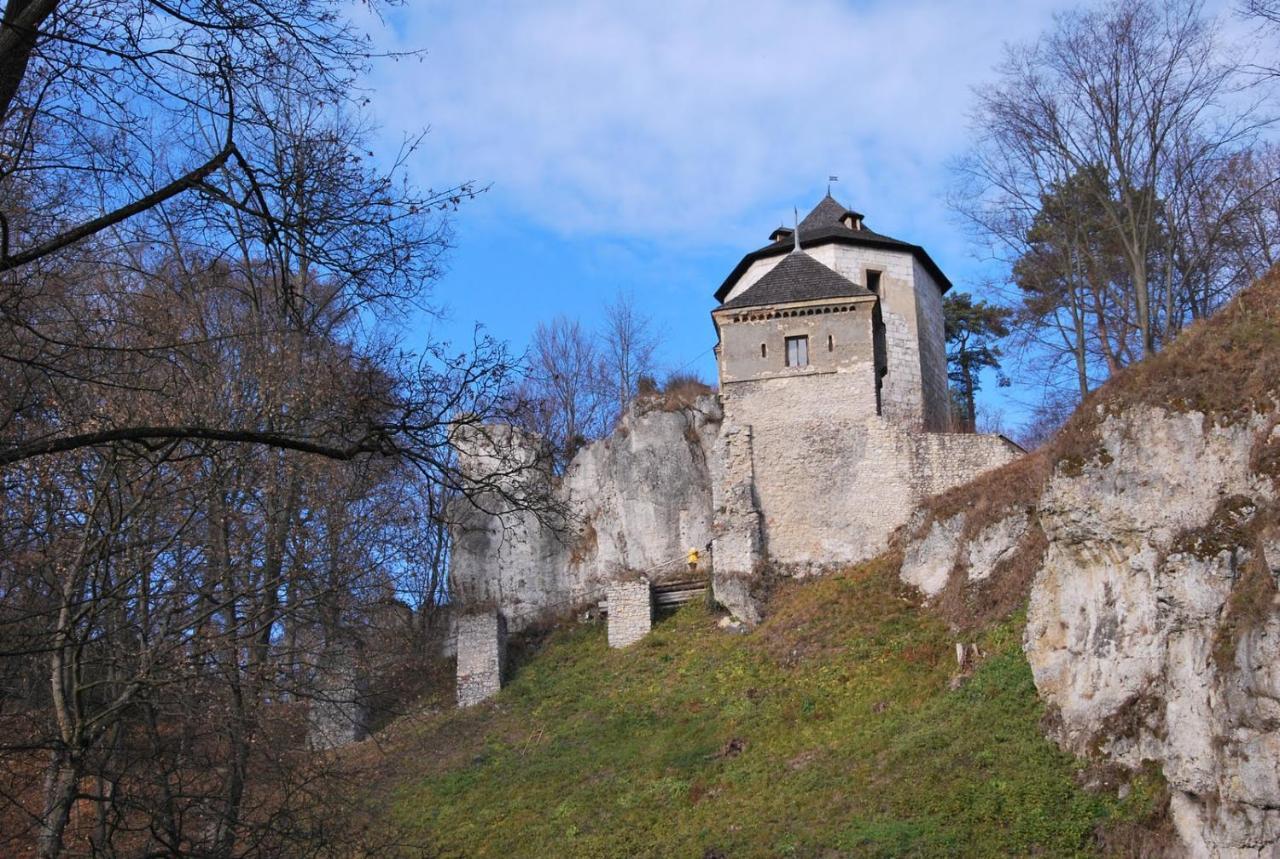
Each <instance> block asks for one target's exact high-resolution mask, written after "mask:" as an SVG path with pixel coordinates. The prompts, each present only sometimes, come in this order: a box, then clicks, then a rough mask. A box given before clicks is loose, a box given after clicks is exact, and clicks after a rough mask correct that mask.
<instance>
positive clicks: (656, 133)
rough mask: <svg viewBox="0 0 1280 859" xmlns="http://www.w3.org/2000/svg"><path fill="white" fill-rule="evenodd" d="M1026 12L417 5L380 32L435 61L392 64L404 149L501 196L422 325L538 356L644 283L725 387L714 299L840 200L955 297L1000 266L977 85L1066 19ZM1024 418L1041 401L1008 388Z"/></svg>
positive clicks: (377, 88)
mask: <svg viewBox="0 0 1280 859" xmlns="http://www.w3.org/2000/svg"><path fill="white" fill-rule="evenodd" d="M1070 5H1072V4H1068V3H1061V2H1048V0H1024V2H985V0H979V2H965V3H957V2H950V3H948V2H925V0H920V2H912V0H907V2H836V0H814V2H801V1H800V0H754V2H749V0H738V2H699V0H690V2H678V3H664V2H660V0H655V2H646V3H632V2H593V0H545V2H538V3H532V2H525V3H503V2H491V0H470V2H466V3H456V2H451V3H445V2H434V0H432V2H421V0H419V2H410V4H409V5H408V6H407V7H406V8H402V9H399V10H395V11H394V12H393V13H392V14H391V15H390V16H389V17H388V18H387V20H386V21H385V25H384V26H382V27H381V29H380V30H379V35H378V36H377V39H378V40H379V41H380V42H381V46H382V47H384V48H391V49H396V48H423V49H425V50H426V52H427V53H426V55H425V57H424V58H423V59H422V60H421V61H418V60H410V61H402V62H398V63H392V62H383V63H380V64H379V65H378V66H377V67H376V68H375V70H374V74H373V76H372V78H371V79H370V80H369V82H368V84H369V87H370V89H371V97H372V104H371V110H372V112H373V117H374V119H375V121H377V122H378V123H379V124H380V126H381V128H382V133H383V134H384V135H386V139H387V141H388V145H392V144H394V143H398V142H399V140H400V139H401V135H402V134H404V133H405V132H412V131H416V130H421V129H423V128H426V127H430V129H431V133H430V135H429V136H428V138H427V142H426V145H425V146H424V147H423V148H422V149H421V150H420V151H419V153H418V154H417V155H416V157H415V160H414V161H413V162H412V163H411V164H410V169H411V174H412V177H413V179H414V180H415V181H417V182H418V183H419V184H422V185H430V186H435V187H444V186H448V185H451V184H454V183H457V182H459V181H463V180H475V181H477V182H479V183H481V184H488V185H490V190H489V191H488V192H487V193H486V194H484V195H483V196H481V197H480V198H478V199H476V200H474V201H471V202H468V203H467V204H465V206H464V207H463V208H462V209H461V210H460V211H459V212H458V213H457V215H456V216H455V218H454V227H455V230H456V235H455V239H456V249H455V250H454V251H453V252H452V253H451V255H450V257H449V262H448V272H447V274H446V276H445V277H444V278H443V279H442V280H441V281H440V283H439V284H438V285H437V286H436V292H435V299H436V300H437V301H438V302H439V303H441V304H444V305H445V306H447V307H448V310H449V315H448V318H447V319H445V320H444V321H442V322H439V323H433V324H432V325H431V329H430V330H429V331H428V330H426V328H425V323H424V329H423V330H422V331H421V332H420V333H421V335H422V336H442V337H446V338H452V339H454V340H457V341H460V342H466V341H467V340H468V339H469V336H470V331H471V328H472V326H473V325H474V324H475V323H477V322H479V323H483V324H484V325H485V326H486V328H487V329H488V330H489V331H490V332H491V333H492V334H494V335H495V336H497V337H499V338H502V339H505V340H508V341H510V342H511V344H512V345H513V347H515V348H516V349H517V350H519V349H522V348H523V347H524V345H525V343H526V342H527V339H528V336H529V334H530V332H531V331H532V329H533V328H534V326H535V325H536V323H537V322H538V321H539V320H548V319H550V318H552V317H554V316H555V315H557V314H561V313H563V314H567V315H569V316H575V317H579V318H581V319H582V320H583V321H584V322H587V323H591V322H594V320H595V319H596V318H597V316H598V314H599V311H600V308H601V306H602V305H603V304H604V302H605V301H607V300H608V299H609V298H610V297H611V296H613V295H614V294H615V293H616V292H617V291H619V290H622V291H625V292H631V293H633V294H634V295H635V296H636V299H637V303H638V304H639V306H640V307H641V308H642V309H643V310H644V311H645V312H646V313H648V314H649V315H650V316H651V317H652V318H653V320H654V321H655V324H656V325H657V327H658V328H659V330H660V331H661V333H662V335H663V347H662V350H661V352H660V359H661V362H662V363H663V365H664V366H665V367H666V368H668V369H676V368H680V367H682V366H687V367H688V368H689V369H692V370H695V371H697V372H699V373H700V374H701V375H703V376H704V377H705V378H708V379H712V378H714V361H713V358H712V357H711V353H710V351H709V350H710V348H711V346H712V345H713V343H714V336H715V335H714V331H713V329H712V326H711V322H710V317H709V311H710V310H711V308H712V306H713V304H714V302H713V299H712V292H713V291H714V290H715V288H716V287H717V286H718V285H719V284H720V282H721V281H722V280H723V278H724V277H725V275H727V274H728V272H729V270H730V269H731V268H732V267H733V265H734V264H735V263H736V262H737V261H738V259H739V258H740V257H741V256H742V255H743V254H745V253H746V252H748V251H750V250H753V249H754V248H756V247H758V246H760V245H761V244H763V243H764V242H765V240H766V238H767V237H768V234H769V232H770V231H771V230H772V229H773V227H775V226H777V225H778V224H779V223H783V222H785V223H790V222H791V218H792V215H791V212H792V207H793V206H795V207H799V209H800V212H801V215H802V216H803V214H804V212H805V211H806V210H807V209H808V208H809V207H811V206H813V205H814V204H816V203H817V201H818V200H819V199H820V198H821V196H822V194H823V193H824V192H825V190H826V178H827V176H828V175H837V176H839V177H840V179H839V182H838V183H836V185H835V186H834V193H835V196H837V197H838V198H839V199H840V200H841V201H842V202H845V203H846V204H848V205H850V206H852V207H854V208H856V209H858V210H859V211H861V212H864V213H865V214H866V216H867V224H868V226H870V227H871V228H873V229H875V230H878V231H880V232H884V233H888V234H889V235H893V236H895V237H898V238H901V239H905V240H908V241H912V242H916V243H918V244H922V245H924V247H925V248H926V249H928V250H929V252H930V254H931V255H932V256H933V257H934V259H935V260H936V261H937V262H938V263H939V265H940V266H941V267H942V269H943V270H944V271H946V272H947V273H948V275H949V276H950V277H951V279H952V281H953V282H954V283H955V284H956V288H958V289H962V290H967V291H974V292H981V284H982V282H983V280H984V279H985V278H988V277H990V276H992V275H993V274H994V273H995V271H994V270H993V268H992V266H991V265H990V264H989V263H987V262H985V261H984V260H983V258H982V257H983V253H982V249H981V248H980V247H979V246H978V245H977V243H976V242H974V240H973V239H972V237H971V236H970V235H969V234H968V233H967V232H966V230H965V229H964V227H963V226H962V225H961V224H960V223H959V222H958V221H957V219H956V217H955V216H954V215H953V214H952V213H951V212H950V211H949V210H948V208H947V206H946V194H947V190H948V187H949V175H948V170H947V165H948V162H949V160H950V159H952V158H953V157H954V156H956V155H958V154H959V153H960V152H962V151H963V149H964V147H965V145H966V141H967V139H968V132H967V117H966V112H967V111H968V109H969V107H970V105H971V103H972V99H971V89H972V87H974V86H975V85H979V84H981V83H983V82H984V81H987V80H990V79H991V77H992V74H993V72H992V67H993V66H994V65H995V63H996V62H997V61H998V60H999V58H1000V55H1001V50H1002V45H1003V44H1004V43H1006V42H1009V41H1024V40H1028V39H1031V38H1033V37H1034V36H1035V35H1036V34H1038V33H1039V32H1040V31H1041V30H1043V29H1044V28H1045V27H1046V26H1048V25H1049V23H1050V21H1051V16H1052V14H1053V12H1054V11H1055V10H1059V9H1063V8H1067V7H1069V6H1070ZM984 397H985V400H986V407H987V408H988V409H989V410H991V411H995V412H1003V413H1004V414H1005V417H1006V422H1007V423H1009V424H1011V425H1012V424H1017V423H1018V422H1019V420H1020V419H1021V417H1022V415H1023V413H1024V403H1025V402H1026V401H1027V400H1028V399H1030V398H1032V397H1033V393H1032V392H1031V391H1027V390H1023V389H1019V388H1018V387H1016V386H1015V388H1013V389H1004V390H1000V389H996V388H995V386H994V385H993V384H991V385H988V391H987V392H986V393H985V395H984Z"/></svg>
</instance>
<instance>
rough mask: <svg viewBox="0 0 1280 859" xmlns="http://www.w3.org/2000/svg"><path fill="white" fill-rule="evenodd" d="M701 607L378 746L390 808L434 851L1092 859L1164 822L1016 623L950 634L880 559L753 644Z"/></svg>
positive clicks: (789, 614) (535, 663)
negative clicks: (1101, 784) (1068, 731)
mask: <svg viewBox="0 0 1280 859" xmlns="http://www.w3.org/2000/svg"><path fill="white" fill-rule="evenodd" d="M716 617H717V615H716V614H715V613H714V612H712V611H711V610H709V609H708V608H707V607H706V606H704V605H701V604H697V605H690V606H687V607H685V608H684V609H682V610H681V611H680V612H679V613H677V614H675V615H674V616H671V617H669V618H666V619H663V620H661V621H660V622H659V623H658V624H657V625H656V627H655V629H654V632H653V633H652V634H651V635H650V636H649V637H648V638H647V639H645V640H644V641H642V642H641V643H639V644H637V645H635V646H633V647H632V648H629V649H627V650H623V651H611V650H609V649H608V648H607V647H606V643H605V635H604V630H603V628H602V627H601V626H600V625H595V624H593V625H583V626H579V627H577V628H573V629H566V630H562V631H560V632H558V633H555V634H554V635H553V636H552V637H551V639H550V641H549V642H547V644H546V646H544V647H542V648H541V649H540V650H539V651H538V652H537V654H536V655H535V656H534V657H533V658H532V659H530V660H529V661H528V662H527V663H526V664H524V665H522V666H519V667H518V668H517V670H516V671H515V673H514V676H513V678H512V681H511V683H510V685H509V686H508V687H507V688H506V689H505V690H504V691H503V692H502V693H501V694H500V695H499V696H498V698H497V699H496V701H494V702H492V703H490V704H487V705H484V706H481V707H479V708H476V709H475V710H472V711H448V712H444V713H440V714H437V715H434V716H426V717H423V718H421V719H419V720H408V721H406V722H403V723H401V724H400V725H399V726H397V727H396V729H395V730H394V731H393V732H391V733H390V734H389V735H388V736H387V737H385V738H384V742H385V744H386V746H385V748H384V751H387V752H389V753H390V754H389V755H388V759H389V760H390V761H392V762H393V763H391V764H390V765H389V768H388V770H387V772H386V777H385V780H384V782H383V784H382V786H381V789H380V790H379V791H378V795H377V797H376V801H377V803H378V805H379V807H380V808H382V809H384V811H385V816H386V819H385V820H384V825H386V826H388V827H395V828H398V829H401V830H402V833H401V836H400V837H401V840H402V841H403V842H405V843H411V844H416V845H419V847H418V848H416V849H424V848H425V852H428V853H430V854H435V853H438V854H439V855H443V856H705V857H714V856H726V857H728V856H733V857H738V856H843V855H856V856H863V855H870V856H875V855H882V856H941V855H948V856H992V855H1028V854H1035V855H1054V856H1066V855H1088V854H1090V853H1093V852H1096V851H1097V849H1098V844H1099V841H1098V836H1099V833H1100V832H1104V831H1110V832H1114V831H1117V830H1118V828H1122V827H1124V826H1129V825H1131V822H1134V821H1139V822H1140V821H1141V820H1142V819H1143V818H1145V817H1147V816H1149V815H1152V814H1155V813H1157V812H1158V811H1159V809H1160V807H1161V806H1162V797H1161V788H1160V787H1159V785H1158V784H1157V783H1156V782H1155V781H1154V780H1153V779H1145V778H1140V779H1138V781H1137V782H1135V783H1134V785H1133V787H1132V788H1131V789H1126V799H1124V800H1119V799H1117V798H1116V797H1117V794H1116V793H1115V791H1098V792H1090V791H1088V790H1086V789H1084V788H1083V787H1081V786H1080V785H1081V783H1082V781H1084V780H1085V775H1086V774H1085V773H1084V772H1083V770H1082V769H1081V764H1080V763H1079V762H1077V761H1076V760H1075V759H1074V758H1071V757H1070V756H1066V755H1063V754H1062V753H1060V752H1059V751H1058V750H1057V749H1056V748H1055V747H1054V746H1053V745H1052V744H1051V743H1050V742H1049V741H1047V740H1046V739H1044V738H1043V736H1042V734H1041V731H1040V729H1039V722H1040V719H1041V718H1042V715H1043V714H1042V708H1041V706H1040V705H1039V703H1038V702H1037V699H1036V695H1035V690H1034V687H1033V685H1032V682H1031V674H1030V672H1029V670H1028V667H1027V665H1026V662H1025V660H1024V658H1023V656H1022V652H1021V649H1020V636H1021V629H1022V624H1023V622H1022V618H1020V617H1014V618H1012V619H1010V620H1007V621H1005V622H1003V623H1000V624H996V625H993V626H991V627H989V628H988V629H987V630H986V631H984V632H982V633H981V634H977V635H976V637H970V638H969V639H967V643H976V644H977V645H978V647H979V649H980V650H981V651H982V653H983V654H984V655H985V658H984V659H982V660H980V662H979V663H978V666H977V668H976V670H974V671H973V672H972V674H970V675H967V676H960V677H957V675H956V671H957V665H956V657H955V644H956V641H955V638H954V637H953V636H952V635H951V634H949V632H948V627H947V626H946V625H945V624H944V623H943V622H942V621H941V620H940V619H938V618H937V617H936V616H934V615H933V614H931V613H928V612H925V611H922V610H921V609H920V606H919V605H918V603H917V601H916V598H915V597H914V596H913V594H912V592H910V591H909V590H907V589H905V588H903V586H901V585H900V584H899V583H898V581H897V579H896V569H895V565H894V564H892V563H889V562H885V561H884V560H881V561H878V562H874V563H872V564H867V565H863V566H861V567H859V568H857V569H855V570H852V571H850V572H848V573H847V574H844V575H839V576H834V577H831V578H827V579H823V580H820V581H811V582H805V583H799V584H793V585H791V586H790V587H788V588H785V589H784V590H783V591H782V592H781V593H780V594H778V595H777V596H776V597H775V599H774V602H773V605H772V611H771V615H770V617H769V619H768V620H766V621H765V622H764V623H763V624H762V625H761V626H760V627H759V628H758V629H757V630H755V631H754V632H753V633H751V634H750V635H746V636H742V635H735V634H732V633H728V632H725V631H724V630H721V629H718V628H717V627H716Z"/></svg>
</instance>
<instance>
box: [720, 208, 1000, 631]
mask: <svg viewBox="0 0 1280 859" xmlns="http://www.w3.org/2000/svg"><path fill="white" fill-rule="evenodd" d="M797 233H798V235H797ZM769 238H770V244H768V245H766V246H764V247H763V248H760V249H759V250H755V251H752V252H751V253H749V254H747V255H746V256H745V257H743V258H742V261H741V262H740V263H738V265H737V266H736V267H735V268H734V270H733V271H732V272H731V273H730V274H729V276H728V277H727V278H726V279H725V281H724V283H723V284H722V285H721V286H720V288H719V289H718V290H716V299H717V300H718V301H719V302H720V304H719V306H718V307H717V308H716V309H715V310H713V311H712V314H711V316H712V319H713V321H714V322H715V326H716V333H717V335H718V345H717V347H716V358H717V363H718V365H719V376H720V399H721V403H722V405H723V407H724V422H723V424H722V427H721V432H720V436H719V439H718V442H717V443H718V450H717V462H718V464H719V480H718V481H717V483H716V484H715V485H714V486H713V493H714V496H715V497H714V499H713V507H714V509H715V511H716V512H715V515H716V524H715V528H714V532H715V535H716V537H715V541H714V544H713V553H712V555H713V558H712V563H713V567H714V573H715V587H716V592H717V598H718V599H720V601H721V602H722V603H723V604H725V605H727V606H729V607H730V608H731V609H732V610H733V611H734V612H735V613H736V614H738V615H739V616H740V617H749V616H750V614H751V612H752V610H753V609H752V608H751V605H750V604H749V600H746V599H744V598H742V595H743V593H744V590H746V589H749V588H748V585H749V583H750V582H752V581H756V580H759V576H758V574H759V573H760V571H761V570H762V569H764V568H765V567H769V568H771V569H777V570H787V569H789V570H792V571H796V572H803V571H805V570H807V569H816V568H823V567H834V566H840V565H843V564H847V563H850V562H853V561H857V560H860V559H863V558H868V557H871V556H873V555H874V554H876V553H877V552H879V551H880V550H882V549H883V548H884V546H885V545H886V543H887V541H888V538H889V535H890V534H891V533H892V531H893V529H894V528H896V527H898V526H899V525H901V524H903V523H904V522H906V521H907V518H908V516H909V515H910V513H911V511H912V510H913V509H914V507H915V505H916V504H917V503H918V502H919V500H920V499H921V498H923V497H925V496H927V495H930V494H933V493H934V492H938V491H941V490H943V489H946V488H947V487H949V486H953V485H955V484H956V483H961V482H964V481H965V480H968V479H970V478H972V477H973V476H975V475H976V474H978V473H980V472H981V471H983V470H985V469H987V468H990V467H992V466H994V465H999V464H1000V463H1002V462H1005V461H1007V460H1008V459H1009V458H1011V457H1012V456H1014V455H1016V452H1017V451H1016V448H1014V447H1013V445H1011V444H1009V443H1008V442H1006V441H1004V440H1003V439H999V438H997V437H994V436H975V435H956V434H950V433H946V432H943V430H945V429H946V428H947V415H948V405H949V403H948V394H947V359H946V349H945V331H944V325H943V311H942V306H943V305H942V296H943V293H944V292H946V291H947V290H948V289H949V288H950V287H951V283H950V281H948V280H947V278H946V276H945V275H944V274H943V273H942V272H941V271H940V270H939V268H938V266H937V264H935V263H934V261H933V260H932V259H930V257H929V255H928V254H927V253H925V251H924V249H923V248H921V247H920V246H919V245H913V244H910V243H908V242H904V241H901V240H899V239H894V238H890V237H889V236H886V235H882V234H881V233H877V232H874V231H872V230H870V229H868V228H867V226H866V224H865V223H864V221H863V216H862V215H861V214H859V213H858V212H855V211H853V210H852V209H850V208H848V207H847V206H844V205H842V204H840V203H839V202H837V201H836V200H835V199H834V198H832V197H831V195H830V194H828V195H827V196H826V197H825V198H823V200H822V201H821V202H820V203H819V204H818V205H817V206H816V207H815V208H814V210H813V211H812V212H810V213H809V214H808V215H807V216H806V217H805V218H804V219H803V220H802V221H800V222H799V224H798V225H797V229H796V230H790V229H785V228H779V229H777V230H775V231H774V232H773V234H772V235H771V236H770V237H769ZM744 583H746V584H744Z"/></svg>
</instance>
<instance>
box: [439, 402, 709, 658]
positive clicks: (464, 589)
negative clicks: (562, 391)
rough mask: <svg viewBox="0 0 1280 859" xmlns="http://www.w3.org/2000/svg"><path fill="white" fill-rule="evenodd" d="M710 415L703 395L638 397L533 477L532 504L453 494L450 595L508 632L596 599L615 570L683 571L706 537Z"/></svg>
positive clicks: (657, 575)
mask: <svg viewBox="0 0 1280 859" xmlns="http://www.w3.org/2000/svg"><path fill="white" fill-rule="evenodd" d="M720 418H721V414H720V408H719V406H718V405H717V403H716V400H715V397H714V396H703V397H699V398H698V399H696V400H695V401H694V402H692V403H691V404H687V405H683V406H680V407H678V408H672V409H666V408H659V407H657V406H656V405H655V404H652V403H649V402H647V401H645V400H643V399H642V400H640V401H639V402H637V403H636V404H635V405H634V406H633V407H632V409H631V410H630V411H629V412H628V414H627V415H626V416H624V418H623V419H622V421H621V422H620V423H619V425H618V427H617V428H616V429H615V430H614V432H613V434H612V435H610V436H609V437H608V438H605V439H602V440H600V441H597V442H595V443H593V444H590V445H588V446H586V447H585V448H583V449H582V450H581V451H579V452H578V454H577V456H575V457H574V458H573V460H572V461H571V462H570V463H569V465H568V466H567V467H566V469H565V471H564V473H563V474H562V475H559V476H557V477H552V476H551V475H549V474H548V475H545V476H544V477H543V478H542V479H543V480H544V482H545V485H546V493H547V495H548V502H549V503H548V504H544V505H542V506H543V509H542V510H539V511H530V510H524V509H516V508H513V507H510V506H506V507H504V504H503V499H502V498H498V497H492V496H482V497H480V498H479V499H477V501H478V503H474V504H473V503H464V504H463V506H462V507H461V509H459V510H457V511H455V513H454V517H455V523H456V524H455V525H454V527H453V536H454V550H453V557H452V559H451V569H450V575H451V581H452V586H453V588H454V591H455V594H456V595H457V597H458V599H459V602H460V603H462V604H463V605H464V606H467V605H486V606H494V607H496V608H497V609H498V610H499V611H501V612H502V613H503V615H504V616H505V617H506V618H507V622H508V624H509V625H510V629H511V631H512V632H518V631H520V630H522V629H524V628H527V627H528V626H530V625H532V624H536V623H540V622H546V621H550V620H554V619H557V618H559V617H563V616H564V615H566V614H567V613H568V612H570V611H571V610H573V609H574V608H577V607H580V606H583V605H585V604H588V603H594V602H595V601H598V600H600V599H602V598H603V597H604V595H605V588H606V587H607V584H608V582H609V581H612V580H614V579H615V578H617V577H618V576H620V575H622V574H623V573H642V574H644V575H646V576H647V577H648V578H650V579H652V580H659V579H662V578H663V577H669V576H671V575H678V574H682V573H684V572H685V571H686V570H687V566H686V556H687V553H688V550H689V549H690V548H697V549H703V548H704V547H706V546H707V545H708V544H709V543H710V542H711V528H712V498H711V487H712V483H713V480H712V474H711V471H712V468H713V457H712V448H713V446H714V443H715V439H716V436H717V433H718V431H719V428H720ZM524 444H525V445H526V446H528V447H530V448H532V446H533V445H535V444H536V441H535V440H525V442H524ZM505 459H506V460H515V461H521V457H519V456H507V457H506V458H505ZM481 467H490V468H491V467H492V466H491V465H490V463H489V462H488V461H487V460H485V461H483V462H481ZM535 474H536V472H535Z"/></svg>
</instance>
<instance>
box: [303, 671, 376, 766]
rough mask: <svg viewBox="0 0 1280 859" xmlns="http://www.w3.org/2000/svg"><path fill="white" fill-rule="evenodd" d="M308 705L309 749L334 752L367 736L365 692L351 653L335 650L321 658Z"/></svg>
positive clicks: (366, 695) (362, 679) (362, 677)
mask: <svg viewBox="0 0 1280 859" xmlns="http://www.w3.org/2000/svg"><path fill="white" fill-rule="evenodd" d="M310 704H311V707H310V711H309V713H308V717H307V743H308V745H310V746H311V748H313V749H316V750H326V749H336V748H338V747H340V746H345V745H347V744H348V743H356V742H359V741H360V740H363V739H364V738H365V737H366V736H367V735H368V729H369V708H368V690H367V688H366V684H365V682H364V676H363V672H362V670H361V668H360V665H359V661H358V660H357V658H356V655H355V653H353V652H351V651H349V650H347V649H343V648H338V649H333V650H330V651H328V652H326V653H325V654H324V655H323V656H321V658H320V660H319V664H318V666H317V671H316V684H315V689H314V690H312V692H311V701H310Z"/></svg>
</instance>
